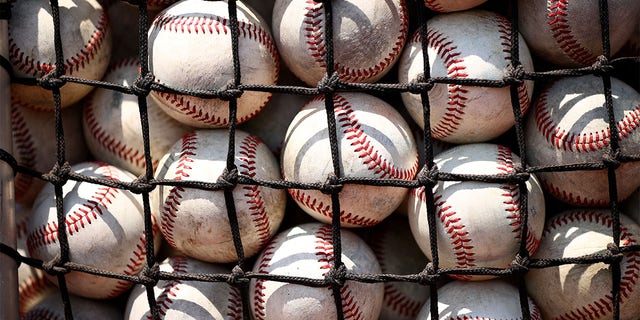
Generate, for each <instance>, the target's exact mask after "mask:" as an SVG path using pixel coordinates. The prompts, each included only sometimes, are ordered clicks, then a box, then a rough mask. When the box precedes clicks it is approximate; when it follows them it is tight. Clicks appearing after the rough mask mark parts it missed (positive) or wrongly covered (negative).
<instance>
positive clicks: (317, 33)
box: [303, 0, 409, 82]
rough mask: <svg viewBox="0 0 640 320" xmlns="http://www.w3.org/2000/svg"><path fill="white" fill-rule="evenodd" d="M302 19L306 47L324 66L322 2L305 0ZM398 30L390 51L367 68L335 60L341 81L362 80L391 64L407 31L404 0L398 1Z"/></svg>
mask: <svg viewBox="0 0 640 320" xmlns="http://www.w3.org/2000/svg"><path fill="white" fill-rule="evenodd" d="M306 3H307V6H306V7H305V10H306V11H305V14H304V19H303V24H304V27H303V28H304V31H305V36H306V39H307V41H306V42H305V43H306V44H307V48H308V49H309V51H311V56H312V57H313V58H314V60H315V62H316V63H318V64H319V65H320V67H322V68H326V67H327V65H326V62H325V57H326V55H327V51H326V45H325V43H324V5H323V4H322V2H316V1H314V0H307V1H306ZM399 4H400V32H399V34H398V37H397V40H396V42H395V44H394V46H393V48H391V52H389V54H388V55H387V56H386V57H385V58H384V59H383V60H382V61H379V62H377V63H376V64H375V65H373V66H371V67H369V68H355V69H354V68H351V67H349V66H344V65H342V64H340V63H338V62H335V70H336V71H337V72H338V75H339V76H340V79H341V80H342V81H347V82H349V81H351V82H362V81H367V80H368V79H370V78H372V77H375V76H377V75H378V74H380V72H382V71H383V70H384V69H385V68H387V67H388V66H389V65H391V64H393V62H394V61H395V60H396V58H397V57H398V56H399V55H400V53H401V52H402V47H403V46H404V42H405V40H406V39H407V33H408V32H409V22H408V14H407V7H406V4H405V2H404V1H400V3H399Z"/></svg>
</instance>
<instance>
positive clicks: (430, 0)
mask: <svg viewBox="0 0 640 320" xmlns="http://www.w3.org/2000/svg"><path fill="white" fill-rule="evenodd" d="M424 5H425V6H427V8H429V9H431V10H433V11H436V12H444V7H443V6H442V3H441V2H440V1H438V0H424Z"/></svg>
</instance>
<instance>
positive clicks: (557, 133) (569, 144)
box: [525, 75, 640, 207]
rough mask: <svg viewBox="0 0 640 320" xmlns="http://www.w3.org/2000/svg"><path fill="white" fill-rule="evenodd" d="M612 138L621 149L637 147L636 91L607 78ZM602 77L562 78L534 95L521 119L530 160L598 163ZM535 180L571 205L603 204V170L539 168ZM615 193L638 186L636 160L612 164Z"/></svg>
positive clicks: (603, 137) (605, 136)
mask: <svg viewBox="0 0 640 320" xmlns="http://www.w3.org/2000/svg"><path fill="white" fill-rule="evenodd" d="M611 90H612V98H613V112H614V117H615V119H616V121H617V123H618V125H617V127H618V137H617V139H618V142H619V145H620V148H621V152H622V153H623V154H638V153H640V132H639V131H638V130H637V127H638V125H639V124H640V94H639V93H638V92H636V91H635V90H634V89H633V88H631V87H629V86H628V85H626V84H625V83H623V82H622V81H620V80H617V79H615V78H612V79H611ZM604 102H605V96H604V89H603V84H602V79H600V78H598V77H596V76H591V75H588V76H581V77H573V78H562V79H559V80H557V81H555V82H554V83H552V84H550V85H549V86H548V87H547V88H545V89H544V90H543V91H542V92H541V93H540V95H539V96H538V98H537V100H536V103H535V106H534V110H532V112H531V114H530V115H529V117H528V118H527V119H526V123H525V139H526V144H527V146H535V147H533V148H527V156H528V159H529V164H530V165H531V166H553V165H568V164H576V163H602V161H603V155H604V153H605V152H607V151H608V146H609V141H610V138H611V137H610V135H611V134H610V131H609V124H608V119H607V111H606V110H605V106H604ZM539 177H540V181H541V182H542V185H543V187H544V188H545V189H546V191H547V192H548V193H549V194H551V195H553V196H554V197H556V198H558V199H560V200H562V201H564V202H567V203H569V204H572V205H579V206H591V207H593V206H601V207H602V206H607V205H608V204H609V188H608V185H609V184H608V178H607V170H606V169H602V170H595V171H593V170H589V171H587V170H583V171H562V172H541V173H540V174H539ZM616 177H617V179H616V180H617V189H618V199H619V200H623V199H625V198H627V197H629V195H631V193H632V192H633V191H635V190H636V189H637V188H638V187H640V163H637V162H626V163H622V164H621V165H620V167H618V168H617V169H616Z"/></svg>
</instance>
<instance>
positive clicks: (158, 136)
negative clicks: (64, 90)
mask: <svg viewBox="0 0 640 320" xmlns="http://www.w3.org/2000/svg"><path fill="white" fill-rule="evenodd" d="M138 68H139V62H138V60H137V59H135V58H127V59H123V60H120V61H118V62H117V63H115V64H113V65H112V66H111V69H110V70H109V71H108V73H107V75H106V76H105V78H104V80H103V81H105V82H110V83H115V84H118V85H124V86H131V85H133V82H134V81H135V79H136V77H137V76H138ZM147 114H148V121H149V147H150V148H149V151H150V154H151V161H152V163H153V167H154V169H155V168H156V167H157V166H158V161H160V158H162V157H163V156H164V154H165V153H167V151H168V150H169V148H170V147H171V146H172V145H173V144H174V143H175V142H176V141H178V140H179V139H180V137H182V135H184V134H185V133H187V132H188V131H190V130H191V129H190V128H189V127H187V126H185V125H182V124H181V123H179V122H177V121H176V120H174V119H173V118H171V117H169V116H168V115H167V114H166V113H165V112H164V111H162V109H160V107H159V106H158V104H157V102H156V101H155V100H153V99H151V98H147ZM82 124H83V129H84V137H85V140H86V142H87V146H88V147H89V150H91V153H92V154H93V156H94V157H95V158H96V160H99V161H104V162H107V163H109V164H112V165H115V166H117V167H119V168H122V169H125V170H127V171H129V172H131V173H133V174H134V175H136V176H139V175H142V174H144V172H145V167H146V163H145V160H144V157H145V151H144V145H143V140H142V125H141V123H140V111H139V109H138V97H136V96H134V95H129V94H124V93H122V92H120V91H117V90H110V89H103V88H98V89H96V90H95V91H94V92H93V93H92V94H91V95H90V96H89V99H87V100H86V101H85V103H84V109H83V117H82Z"/></svg>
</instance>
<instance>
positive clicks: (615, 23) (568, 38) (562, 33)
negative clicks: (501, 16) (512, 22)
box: [518, 0, 640, 67]
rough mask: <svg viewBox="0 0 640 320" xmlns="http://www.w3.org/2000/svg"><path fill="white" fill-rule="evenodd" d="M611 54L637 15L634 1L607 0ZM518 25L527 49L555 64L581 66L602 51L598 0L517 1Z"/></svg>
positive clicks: (638, 7)
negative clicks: (527, 46)
mask: <svg viewBox="0 0 640 320" xmlns="http://www.w3.org/2000/svg"><path fill="white" fill-rule="evenodd" d="M607 3H608V8H609V35H608V36H609V42H610V49H611V54H615V53H616V52H618V50H620V48H622V46H623V45H624V44H625V42H626V41H627V40H628V39H629V37H630V36H631V34H632V33H634V32H636V33H637V32H638V29H634V27H635V26H636V22H637V20H638V16H639V15H640V2H639V1H636V0H610V1H608V2H607ZM518 25H519V27H520V29H519V30H520V32H522V35H523V36H524V38H525V40H526V41H527V44H528V45H529V47H530V48H531V51H532V52H533V53H534V54H535V55H536V56H538V57H540V58H542V59H545V60H547V61H549V62H551V63H553V64H555V65H558V66H566V67H584V66H589V65H591V64H593V63H594V62H595V61H596V57H597V56H599V55H602V54H603V50H602V36H601V28H600V10H599V6H598V1H580V0H546V1H545V0H520V1H518Z"/></svg>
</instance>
